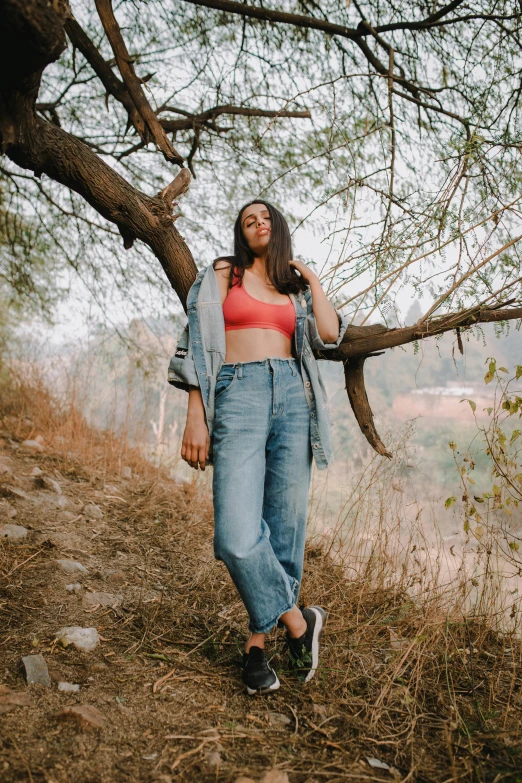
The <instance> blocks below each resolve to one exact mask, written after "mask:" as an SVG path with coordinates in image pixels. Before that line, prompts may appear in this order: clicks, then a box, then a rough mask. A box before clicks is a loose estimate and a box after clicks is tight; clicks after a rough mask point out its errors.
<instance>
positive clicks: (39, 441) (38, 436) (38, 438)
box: [35, 435, 45, 446]
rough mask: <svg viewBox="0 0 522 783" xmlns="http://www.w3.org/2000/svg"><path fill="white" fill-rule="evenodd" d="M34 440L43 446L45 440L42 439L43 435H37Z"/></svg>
mask: <svg viewBox="0 0 522 783" xmlns="http://www.w3.org/2000/svg"><path fill="white" fill-rule="evenodd" d="M35 441H36V442H37V443H39V444H40V445H41V446H45V440H44V439H43V435H37V436H36V438H35Z"/></svg>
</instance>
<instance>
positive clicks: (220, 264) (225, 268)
mask: <svg viewBox="0 0 522 783" xmlns="http://www.w3.org/2000/svg"><path fill="white" fill-rule="evenodd" d="M234 261H235V258H234V256H218V257H217V258H215V259H214V260H213V261H212V263H211V265H210V266H211V267H213V269H214V272H229V271H230V267H231V266H232V264H233V263H234Z"/></svg>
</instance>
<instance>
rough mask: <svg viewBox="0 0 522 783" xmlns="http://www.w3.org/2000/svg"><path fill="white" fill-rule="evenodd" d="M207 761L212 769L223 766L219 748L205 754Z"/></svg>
mask: <svg viewBox="0 0 522 783" xmlns="http://www.w3.org/2000/svg"><path fill="white" fill-rule="evenodd" d="M205 761H206V762H207V766H208V767H210V769H215V770H218V769H219V767H220V766H221V755H220V754H219V753H218V752H217V750H209V752H208V753H206V754H205Z"/></svg>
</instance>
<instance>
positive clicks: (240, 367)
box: [237, 362, 243, 380]
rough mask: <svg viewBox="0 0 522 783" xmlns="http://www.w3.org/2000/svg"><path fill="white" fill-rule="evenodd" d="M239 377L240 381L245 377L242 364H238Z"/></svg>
mask: <svg viewBox="0 0 522 783" xmlns="http://www.w3.org/2000/svg"><path fill="white" fill-rule="evenodd" d="M237 377H238V378H239V380H241V379H242V377H243V365H242V364H241V362H238V364H237Z"/></svg>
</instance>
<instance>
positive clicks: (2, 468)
mask: <svg viewBox="0 0 522 783" xmlns="http://www.w3.org/2000/svg"><path fill="white" fill-rule="evenodd" d="M12 472H13V471H12V470H11V468H10V467H9V465H6V464H5V463H3V462H0V476H6V475H7V474H9V473H12Z"/></svg>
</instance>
